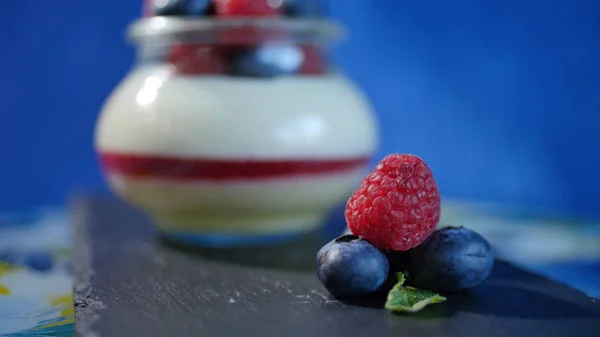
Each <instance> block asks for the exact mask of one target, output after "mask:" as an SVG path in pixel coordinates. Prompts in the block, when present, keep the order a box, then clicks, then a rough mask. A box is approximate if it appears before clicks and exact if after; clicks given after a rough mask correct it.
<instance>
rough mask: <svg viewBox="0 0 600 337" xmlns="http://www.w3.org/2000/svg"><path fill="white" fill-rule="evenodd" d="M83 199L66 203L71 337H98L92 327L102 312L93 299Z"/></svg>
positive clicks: (87, 222)
mask: <svg viewBox="0 0 600 337" xmlns="http://www.w3.org/2000/svg"><path fill="white" fill-rule="evenodd" d="M85 204H86V200H85V198H74V201H72V202H71V203H70V209H71V210H72V211H71V213H72V214H71V217H72V219H73V227H74V228H73V229H74V233H75V235H74V243H73V247H74V250H73V251H74V253H75V254H74V263H73V266H74V272H75V273H74V280H73V281H74V282H73V294H74V297H73V306H74V308H75V334H76V335H77V336H82V337H98V336H99V334H98V333H96V332H94V330H93V328H92V326H93V324H94V322H96V321H97V320H98V318H99V317H100V316H99V315H98V310H100V309H103V308H105V306H104V304H103V303H102V301H100V300H99V299H98V298H94V297H93V291H92V283H91V278H92V274H93V272H92V270H91V268H92V263H91V261H92V256H91V254H92V247H91V241H90V240H89V237H88V235H89V231H88V228H87V226H89V223H90V222H89V221H87V218H88V217H89V216H90V214H89V209H88V208H86V207H85Z"/></svg>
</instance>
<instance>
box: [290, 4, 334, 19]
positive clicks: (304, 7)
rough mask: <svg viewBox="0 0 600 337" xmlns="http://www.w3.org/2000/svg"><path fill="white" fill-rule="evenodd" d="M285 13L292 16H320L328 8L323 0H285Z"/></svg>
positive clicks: (322, 15) (323, 14)
mask: <svg viewBox="0 0 600 337" xmlns="http://www.w3.org/2000/svg"><path fill="white" fill-rule="evenodd" d="M284 1H285V2H284V3H283V14H284V15H287V16H292V17H303V18H320V17H324V16H325V14H326V12H327V10H326V6H325V3H324V1H323V0H284Z"/></svg>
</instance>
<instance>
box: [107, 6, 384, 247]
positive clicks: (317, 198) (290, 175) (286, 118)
mask: <svg viewBox="0 0 600 337" xmlns="http://www.w3.org/2000/svg"><path fill="white" fill-rule="evenodd" d="M340 34H341V30H340V28H339V26H337V25H335V24H334V23H331V22H328V21H322V20H289V19H288V20H280V19H228V20H214V19H212V20H211V19H186V18H166V17H153V18H146V19H142V20H139V21H138V22H136V23H134V24H133V25H132V26H131V27H130V30H129V35H130V37H131V38H132V39H133V40H134V41H135V42H136V43H137V44H138V46H139V47H138V51H139V52H138V61H137V63H136V65H135V66H134V68H133V69H132V70H131V72H130V73H129V74H128V75H127V76H126V78H125V79H124V80H123V81H122V82H121V83H120V84H119V85H118V87H117V88H116V89H115V90H114V92H113V93H112V94H111V96H110V97H109V98H108V99H107V101H106V102H105V105H104V107H103V110H102V113H101V115H100V118H99V121H98V124H97V129H96V140H95V144H96V149H97V151H98V154H99V157H100V162H101V164H102V167H103V170H104V172H105V176H106V178H107V180H108V182H109V186H110V187H111V189H112V190H113V191H114V192H115V193H116V194H117V195H119V196H121V197H122V198H124V199H125V200H127V201H129V202H130V203H132V204H133V205H135V206H137V207H139V208H141V209H142V210H143V211H145V212H146V213H147V214H149V215H150V216H151V218H152V219H153V220H154V222H155V223H156V225H157V227H158V228H159V229H160V232H161V233H162V234H164V235H167V236H168V237H170V238H172V239H176V240H180V241H185V242H188V243H195V244H201V245H228V244H247V243H251V242H259V243H262V242H266V241H267V240H268V239H279V238H282V237H289V236H293V235H297V234H299V233H303V232H306V231H310V230H311V229H315V228H316V227H318V226H319V225H321V224H323V222H324V220H325V218H326V216H327V215H328V213H329V211H330V210H331V209H332V208H333V207H335V206H336V205H338V204H340V203H343V202H344V201H345V200H346V198H347V197H348V196H349V194H350V193H351V191H352V190H353V189H354V188H355V187H356V184H357V182H358V181H359V180H360V178H361V177H362V176H363V174H364V171H365V168H366V166H367V165H368V162H369V159H370V158H371V156H372V155H373V154H374V151H375V150H376V145H377V139H378V137H377V126H376V122H375V119H374V115H373V113H372V111H371V108H370V106H369V104H368V102H367V100H366V99H365V97H364V95H363V94H362V93H361V91H360V90H359V89H357V88H356V87H355V86H354V85H353V84H352V83H351V82H350V81H349V80H348V79H346V78H345V77H344V76H343V75H342V74H340V73H339V72H337V71H335V70H333V69H332V67H331V66H330V64H328V62H327V58H326V57H325V55H326V47H327V46H328V45H330V44H331V42H333V41H335V40H336V39H337V38H339V36H340Z"/></svg>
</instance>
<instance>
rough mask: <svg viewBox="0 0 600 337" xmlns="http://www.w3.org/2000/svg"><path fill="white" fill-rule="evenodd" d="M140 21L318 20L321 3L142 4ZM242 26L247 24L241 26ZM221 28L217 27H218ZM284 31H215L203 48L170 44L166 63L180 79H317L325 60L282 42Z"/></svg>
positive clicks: (189, 0) (198, 0)
mask: <svg viewBox="0 0 600 337" xmlns="http://www.w3.org/2000/svg"><path fill="white" fill-rule="evenodd" d="M143 12H144V16H145V17H154V16H160V17H164V18H166V19H168V18H178V19H181V18H185V19H200V20H216V21H220V22H221V23H226V22H233V21H234V20H235V19H244V20H248V19H251V20H260V19H277V20H281V21H282V22H283V21H286V20H288V21H289V20H297V19H322V18H323V17H324V15H325V13H326V10H325V5H324V0H146V1H145V4H144V11H143ZM246 22H248V21H246ZM221 27H222V26H221ZM285 35H286V31H285V28H283V25H282V28H276V27H275V28H270V29H265V28H264V27H263V28H260V29H258V28H256V27H252V25H251V24H250V25H246V26H242V27H240V26H236V25H232V27H231V28H229V29H221V31H220V32H219V35H218V38H217V39H215V41H211V42H209V43H203V44H198V43H190V42H186V41H184V42H177V43H174V44H173V45H172V46H171V48H170V51H169V52H168V53H167V55H168V57H167V61H168V62H169V63H170V64H172V65H173V66H174V67H175V69H176V71H177V72H178V73H179V74H180V75H188V76H191V75H216V74H220V75H229V76H241V77H254V78H273V77H276V76H284V75H304V76H306V75H320V74H324V73H326V71H327V62H326V57H325V55H324V53H323V51H322V50H321V48H319V47H318V46H317V45H315V44H306V43H296V42H294V41H292V40H293V39H288V38H286V36H285Z"/></svg>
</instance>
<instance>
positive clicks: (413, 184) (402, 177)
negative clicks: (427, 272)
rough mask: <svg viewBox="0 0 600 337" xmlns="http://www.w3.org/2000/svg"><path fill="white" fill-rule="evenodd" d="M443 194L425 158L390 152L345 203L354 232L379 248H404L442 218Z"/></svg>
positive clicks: (419, 242)
mask: <svg viewBox="0 0 600 337" xmlns="http://www.w3.org/2000/svg"><path fill="white" fill-rule="evenodd" d="M440 209H441V205H440V194H439V192H438V187H437V183H436V182H435V179H434V178H433V175H432V174H431V171H430V170H429V167H428V166H427V164H425V162H424V161H423V160H422V159H421V158H419V157H417V156H414V155H408V154H391V155H389V156H387V157H385V158H383V160H382V161H381V162H380V163H379V164H377V167H376V168H375V170H374V171H373V172H371V173H369V174H368V175H367V177H366V178H365V179H363V181H362V182H361V184H360V186H359V187H358V189H357V190H356V191H354V194H352V196H351V197H350V199H349V200H348V203H347V204H346V221H347V222H348V228H350V231H352V233H353V234H354V235H358V236H360V237H363V238H364V239H366V240H367V241H369V242H371V243H372V244H373V245H375V246H376V247H378V248H380V249H392V250H397V251H404V250H408V249H410V248H414V247H416V246H418V245H419V244H421V243H422V242H423V241H424V240H425V239H426V238H427V237H428V236H429V235H430V234H431V233H432V232H433V231H434V230H435V227H436V225H437V223H438V221H439V220H440Z"/></svg>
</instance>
